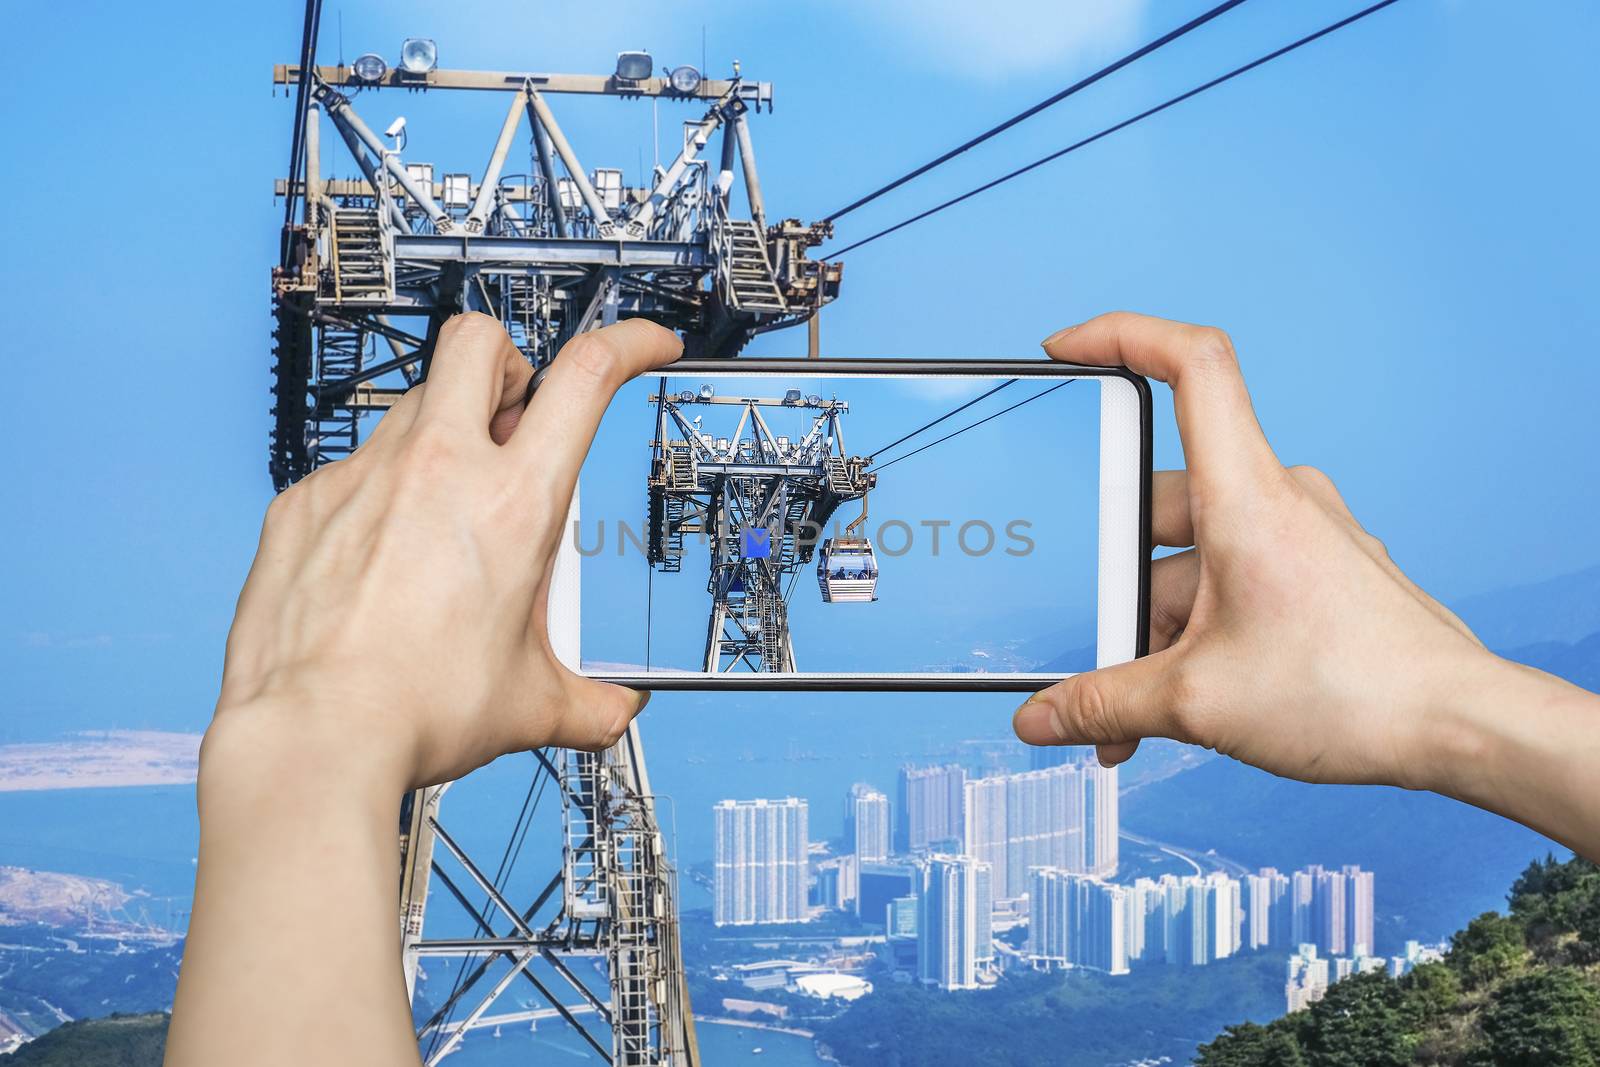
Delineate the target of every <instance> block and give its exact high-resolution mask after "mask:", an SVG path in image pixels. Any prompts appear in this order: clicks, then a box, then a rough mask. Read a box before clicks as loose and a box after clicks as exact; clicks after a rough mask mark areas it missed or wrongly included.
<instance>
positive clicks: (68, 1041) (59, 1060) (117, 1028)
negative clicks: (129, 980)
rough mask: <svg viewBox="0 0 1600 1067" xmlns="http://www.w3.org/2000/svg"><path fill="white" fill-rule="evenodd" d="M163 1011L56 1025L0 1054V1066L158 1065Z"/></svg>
mask: <svg viewBox="0 0 1600 1067" xmlns="http://www.w3.org/2000/svg"><path fill="white" fill-rule="evenodd" d="M169 1018H170V1016H168V1015H167V1014H166V1013H165V1012H152V1013H150V1014H148V1015H108V1016H106V1017H105V1018H104V1019H83V1020H79V1021H78V1022H70V1023H66V1024H64V1025H62V1026H58V1027H56V1028H55V1029H54V1030H51V1031H50V1032H49V1033H48V1034H45V1035H43V1036H42V1037H38V1038H35V1039H34V1040H32V1041H30V1042H28V1043H27V1044H26V1045H23V1046H22V1047H21V1048H20V1049H18V1050H17V1051H15V1052H13V1053H11V1054H10V1055H6V1056H0V1065H3V1067H161V1057H162V1056H163V1055H164V1054H165V1052H166V1048H167V1020H168V1019H169Z"/></svg>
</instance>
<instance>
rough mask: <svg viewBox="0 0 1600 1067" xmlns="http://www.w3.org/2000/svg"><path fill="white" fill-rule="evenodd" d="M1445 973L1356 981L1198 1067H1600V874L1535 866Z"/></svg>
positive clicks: (1467, 932) (1473, 930)
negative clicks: (1505, 907)
mask: <svg viewBox="0 0 1600 1067" xmlns="http://www.w3.org/2000/svg"><path fill="white" fill-rule="evenodd" d="M1510 902H1511V907H1510V913H1509V914H1507V915H1502V914H1499V913H1497V912H1486V913H1484V914H1483V915H1480V916H1478V918H1476V919H1474V920H1472V922H1470V923H1468V924H1467V927H1466V929H1464V930H1461V931H1459V932H1458V933H1457V934H1456V935H1455V937H1454V938H1453V939H1452V940H1451V948H1450V951H1449V953H1448V954H1447V955H1446V956H1445V960H1444V962H1442V963H1430V964H1424V965H1423V966H1420V967H1418V968H1416V969H1415V970H1414V971H1413V972H1412V973H1410V974H1408V975H1406V976H1405V977H1404V978H1401V979H1398V980H1395V979H1392V978H1389V977H1388V976H1387V975H1385V974H1381V973H1379V974H1367V975H1361V976H1359V977H1352V978H1347V979H1345V980H1344V981H1342V982H1339V983H1337V984H1336V985H1334V986H1333V987H1332V988H1330V989H1329V990H1328V993H1327V996H1325V997H1324V998H1323V999H1322V1000H1321V1001H1319V1002H1317V1003H1316V1004H1314V1005H1312V1006H1311V1008H1310V1009H1309V1010H1307V1011H1302V1012H1296V1013H1295V1014H1293V1015H1286V1016H1284V1017H1283V1018H1281V1019H1278V1020H1277V1021H1276V1022H1272V1023H1269V1024H1267V1025H1266V1026H1260V1025H1257V1024H1255V1023H1242V1024H1239V1025H1237V1026H1231V1027H1229V1028H1228V1029H1227V1030H1226V1031H1225V1032H1224V1033H1223V1035H1222V1036H1221V1037H1218V1038H1217V1039H1216V1040H1215V1041H1213V1042H1211V1043H1210V1044H1208V1045H1202V1046H1201V1047H1200V1050H1199V1053H1198V1054H1197V1056H1196V1058H1195V1061H1194V1062H1195V1064H1196V1065H1197V1067H1401V1065H1423V1067H1597V1065H1600V868H1597V867H1596V866H1595V864H1593V863H1591V862H1589V861H1588V860H1583V859H1573V860H1570V861H1567V862H1564V863H1563V862H1558V861H1557V860H1555V859H1553V858H1551V859H1546V860H1544V861H1541V862H1535V863H1534V864H1532V865H1531V866H1529V867H1528V869H1527V870H1526V871H1525V872H1523V875H1522V877H1521V878H1519V879H1517V882H1516V884H1515V885H1514V886H1513V887H1512V890H1511V898H1510Z"/></svg>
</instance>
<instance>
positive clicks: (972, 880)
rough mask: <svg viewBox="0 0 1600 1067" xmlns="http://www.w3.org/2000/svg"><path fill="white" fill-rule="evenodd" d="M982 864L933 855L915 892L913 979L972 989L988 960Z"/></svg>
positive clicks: (986, 872)
mask: <svg viewBox="0 0 1600 1067" xmlns="http://www.w3.org/2000/svg"><path fill="white" fill-rule="evenodd" d="M990 876H991V871H990V868H989V865H988V864H987V863H983V862H980V861H978V860H975V859H973V858H972V857H971V856H951V855H944V854H935V855H933V856H930V857H929V858H928V860H927V862H926V863H925V864H924V865H923V868H922V883H921V887H920V889H919V891H918V893H917V977H918V978H919V979H921V980H922V981H923V982H925V983H927V984H929V985H935V986H938V987H939V988H940V989H975V988H977V986H978V978H979V975H980V974H982V973H983V972H984V971H985V970H986V969H987V964H988V961H991V960H993V958H994V941H993V931H992V928H991V926H990V915H991V913H992V911H993V895H992V893H991V892H990V881H989V880H990Z"/></svg>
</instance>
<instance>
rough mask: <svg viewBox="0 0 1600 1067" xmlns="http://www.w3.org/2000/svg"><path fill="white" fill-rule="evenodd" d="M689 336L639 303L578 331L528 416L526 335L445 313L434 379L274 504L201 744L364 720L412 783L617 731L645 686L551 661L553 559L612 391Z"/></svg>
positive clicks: (349, 729) (319, 737) (359, 732)
mask: <svg viewBox="0 0 1600 1067" xmlns="http://www.w3.org/2000/svg"><path fill="white" fill-rule="evenodd" d="M681 348H682V346H681V343H680V342H679V340H678V338H677V337H676V336H675V335H674V334H673V333H671V332H670V331H668V330H666V329H663V328H662V327H660V326H657V325H655V324H654V323H651V322H649V321H647V320H644V319H629V320H626V321H623V322H620V323H617V324H616V325H614V326H608V327H606V328H605V329H602V330H597V331H594V332H592V333H588V334H585V335H583V336H581V337H578V338H576V339H575V340H573V341H572V342H571V343H569V344H568V345H567V346H566V347H565V348H564V349H563V350H562V351H561V354H560V355H559V356H558V357H557V358H556V360H555V362H554V363H553V365H552V366H551V369H550V372H549V374H548V375H547V376H546V378H545V380H544V382H543V383H542V384H541V386H540V388H539V391H538V392H537V393H536V394H535V395H534V397H533V399H532V401H531V402H530V403H529V404H528V406H527V415H528V418H527V420H526V424H525V425H520V428H519V424H521V423H522V422H523V398H524V396H525V395H526V391H527V385H528V380H529V378H530V376H531V374H532V371H531V369H530V368H529V366H528V364H527V362H526V361H525V360H524V359H523V358H522V356H521V354H520V353H519V352H518V351H517V349H516V348H515V346H513V344H512V343H511V339H510V338H509V337H507V336H506V333H505V331H504V330H503V329H501V327H500V324H499V323H498V322H496V321H495V320H493V319H491V318H489V317H487V316H484V315H476V314H469V315H458V316H456V317H455V318H453V319H451V320H450V321H449V322H447V323H445V325H444V326H443V328H442V329H441V330H440V332H439V338H438V344H437V347H436V350H435V354H434V357H433V361H432V367H431V370H430V374H429V378H428V381H427V382H426V383H425V384H424V385H419V386H417V387H416V388H414V389H412V390H411V391H409V392H408V393H406V394H405V396H404V397H402V398H401V400H400V401H399V403H397V404H396V405H395V406H394V407H393V408H392V409H391V410H390V411H389V412H388V414H387V415H385V416H384V418H383V419H382V421H381V422H380V423H379V424H378V427H377V429H376V432H375V433H374V434H373V435H372V437H371V439H370V440H368V441H367V442H366V443H365V444H364V445H362V446H361V448H359V449H358V450H357V451H356V452H355V454H354V455H352V456H351V457H350V458H348V459H345V460H343V461H341V462H339V463H334V464H331V465H330V466H327V467H324V468H322V469H321V470H318V471H316V472H315V473H313V474H312V475H310V476H309V477H307V478H306V479H305V480H303V481H301V482H300V483H299V484H297V485H295V486H293V487H291V488H290V489H288V490H286V491H285V492H283V493H282V494H281V495H279V497H278V498H277V499H276V500H274V501H273V503H272V506H271V507H270V508H269V510H268V512H267V520H266V524H265V527H264V529H263V530H262V535H261V546H260V549H259V550H258V552H257V556H256V561H255V565H254V567H252V569H251V571H250V577H249V580H248V581H247V582H246V583H245V587H244V592H243V594H241V596H240V598H239V608H238V614H237V617H236V618H235V620H234V625H233V629H232V631H231V633H230V634H229V637H228V651H227V660H226V665H225V668H224V672H223V684H222V696H221V699H220V700H219V702H218V709H217V715H216V718H215V720H214V723H213V725H212V728H211V731H209V732H208V735H207V742H206V744H207V748H208V749H217V748H218V747H222V746H226V745H227V744H228V742H229V741H231V740H232V738H233V737H235V736H238V735H245V736H246V737H247V738H248V740H246V741H243V742H241V744H243V745H244V746H246V747H254V746H255V745H256V743H257V741H258V740H259V735H260V731H261V730H263V729H266V730H269V731H278V730H280V729H285V728H286V729H287V730H288V731H290V732H292V733H294V734H295V735H297V736H301V737H304V738H306V739H307V742H308V743H311V744H323V745H324V746H325V745H329V744H331V745H339V744H341V741H340V740H339V738H341V737H343V738H349V739H358V742H359V744H360V746H361V749H362V751H363V752H364V753H368V754H371V755H373V756H374V758H377V759H382V760H386V761H388V763H389V765H390V766H391V767H392V768H393V770H394V772H395V775H396V777H397V778H398V779H399V780H400V781H401V782H402V783H403V784H404V785H405V786H417V785H422V784H427V783H434V782H440V781H445V780H448V779H453V778H458V777H460V776H461V775H463V774H465V773H467V772H468V771H470V770H472V769H473V768H475V767H478V766H480V765H482V764H484V763H487V762H489V761H490V760H492V759H494V758H495V757H497V756H499V755H501V754H503V753H506V752H511V751H515V750H519V749H522V750H525V749H530V748H537V747H540V746H543V745H551V744H553V745H560V746H563V747H568V748H587V749H601V748H604V747H606V746H608V745H610V744H612V743H614V742H615V741H616V740H617V738H618V737H619V736H620V734H621V733H622V731H623V730H624V729H626V727H627V725H628V723H629V721H631V720H632V718H633V716H634V715H635V714H636V713H637V711H638V710H639V708H640V707H641V706H642V705H643V698H642V697H641V695H640V694H638V693H635V692H633V691H631V690H627V689H622V688H620V687H618V686H613V685H606V684H603V683H600V682H594V681H590V680H588V679H585V678H581V677H579V676H577V675H576V674H574V673H573V672H572V671H570V670H568V669H567V668H566V667H565V666H563V665H562V664H561V663H559V662H558V661H557V659H556V657H555V654H554V653H553V652H552V650H551V646H550V641H549V639H548V637H547V635H546V631H545V618H546V603H547V598H548V595H549V588H550V577H551V569H552V567H553V564H554V561H555V556H556V548H557V546H558V544H559V542H560V540H561V536H562V532H563V528H564V526H565V524H566V518H567V511H568V507H569V504H570V502H571V499H572V492H573V487H574V485H575V484H576V482H577V477H578V468H579V467H580V465H581V464H582V462H583V459H584V455H585V453H586V452H587V451H588V448H589V445H590V442H591V441H592V440H593V437H594V433H595V428H596V426H597V425H598V423H599V421H600V416H601V414H602V413H603V412H604V411H605V409H606V405H607V404H608V403H609V402H610V401H611V398H612V395H613V394H614V393H615V392H616V390H617V388H618V387H619V386H620V385H622V383H623V382H625V381H626V380H628V379H629V378H631V377H633V376H634V375H636V374H639V373H640V372H642V371H645V370H648V369H651V368H655V367H660V366H662V365H663V364H666V363H669V362H671V361H672V360H673V359H676V358H677V356H678V353H679V352H680V350H681Z"/></svg>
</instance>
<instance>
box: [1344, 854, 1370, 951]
mask: <svg viewBox="0 0 1600 1067" xmlns="http://www.w3.org/2000/svg"><path fill="white" fill-rule="evenodd" d="M1339 873H1340V874H1342V875H1343V876H1344V880H1345V890H1344V903H1345V936H1346V937H1347V938H1348V939H1349V942H1350V946H1349V947H1350V954H1351V955H1353V956H1367V955H1370V954H1371V953H1372V951H1373V949H1374V946H1375V943H1374V941H1373V877H1372V872H1371V871H1364V870H1362V869H1361V868H1360V867H1357V866H1354V865H1351V866H1346V867H1342V868H1340V871H1339Z"/></svg>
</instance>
